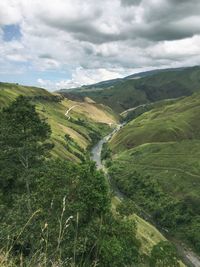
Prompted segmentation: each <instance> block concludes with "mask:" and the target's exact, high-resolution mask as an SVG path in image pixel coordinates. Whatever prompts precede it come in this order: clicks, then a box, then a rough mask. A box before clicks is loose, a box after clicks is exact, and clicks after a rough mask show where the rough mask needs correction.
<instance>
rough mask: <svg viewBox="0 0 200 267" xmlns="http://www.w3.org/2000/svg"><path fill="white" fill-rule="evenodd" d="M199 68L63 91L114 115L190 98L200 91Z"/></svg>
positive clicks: (172, 70)
mask: <svg viewBox="0 0 200 267" xmlns="http://www.w3.org/2000/svg"><path fill="white" fill-rule="evenodd" d="M199 77H200V67H190V68H180V69H167V70H162V71H153V72H150V73H149V75H148V72H147V73H146V74H141V76H140V74H138V77H137V76H135V75H134V76H129V77H126V78H124V79H119V80H114V82H110V83H109V82H107V83H103V85H102V83H99V84H96V85H94V86H88V87H87V86H83V87H81V88H78V89H74V90H62V91H61V93H62V94H63V95H66V96H68V97H72V98H73V97H75V98H78V97H79V98H84V97H90V98H92V99H93V100H94V101H96V102H97V103H103V104H105V105H107V106H109V107H111V108H112V109H113V110H115V111H116V112H122V111H124V110H126V109H129V108H132V107H136V106H138V105H141V104H144V103H150V102H154V101H158V100H162V99H169V98H177V97H181V96H189V95H191V94H192V93H193V92H196V91H198V90H199V89H200V79H199Z"/></svg>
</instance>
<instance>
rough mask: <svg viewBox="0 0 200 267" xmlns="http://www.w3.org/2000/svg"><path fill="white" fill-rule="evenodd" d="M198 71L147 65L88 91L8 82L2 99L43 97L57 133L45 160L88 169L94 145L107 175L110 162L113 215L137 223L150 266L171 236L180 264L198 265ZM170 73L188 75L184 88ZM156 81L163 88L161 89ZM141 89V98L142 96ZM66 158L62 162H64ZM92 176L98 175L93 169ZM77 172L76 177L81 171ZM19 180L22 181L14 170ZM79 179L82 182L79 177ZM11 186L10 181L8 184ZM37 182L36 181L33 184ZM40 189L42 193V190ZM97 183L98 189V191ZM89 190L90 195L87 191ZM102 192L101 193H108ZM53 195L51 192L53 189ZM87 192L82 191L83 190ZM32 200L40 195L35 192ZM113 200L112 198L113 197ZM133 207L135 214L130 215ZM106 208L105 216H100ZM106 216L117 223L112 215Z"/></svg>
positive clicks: (40, 107) (42, 109)
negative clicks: (152, 69)
mask: <svg viewBox="0 0 200 267" xmlns="http://www.w3.org/2000/svg"><path fill="white" fill-rule="evenodd" d="M198 71H199V68H198V67H194V68H189V69H187V68H186V69H181V70H174V71H172V70H167V71H162V72H160V73H159V72H158V73H157V72H156V73H151V74H150V75H147V74H146V73H145V74H144V75H143V76H142V77H141V78H140V79H137V80H135V79H131V80H129V79H125V80H123V81H121V80H116V81H114V84H113V85H112V86H111V88H107V87H106V86H107V85H108V83H105V84H104V88H103V89H98V88H95V89H94V88H93V89H92V88H88V89H87V90H86V91H87V94H85V91H84V93H83V91H82V89H81V90H78V91H77V90H75V91H73V90H72V91H70V92H69V93H67V94H65V93H63V92H61V94H60V93H59V92H54V93H50V92H48V91H46V90H44V89H42V88H36V87H27V86H21V85H18V84H6V83H0V103H1V106H2V107H3V108H4V109H5V110H6V108H7V107H9V105H11V104H12V103H13V101H15V100H17V99H18V97H19V96H23V97H25V99H26V100H27V101H30V103H31V104H33V105H35V108H36V111H37V112H38V114H39V116H40V118H41V120H42V121H45V122H47V123H48V124H49V125H50V128H51V135H50V139H49V141H50V143H49V144H48V146H49V145H50V146H49V148H48V149H49V151H50V153H49V155H48V156H47V163H45V164H48V161H49V160H50V161H53V163H52V166H55V167H53V168H55V169H56V168H57V167H56V166H57V163H56V162H55V161H56V160H67V162H68V165H69V166H68V167H67V168H69V169H68V170H67V171H68V172H70V173H71V175H72V176H73V172H74V171H73V168H76V167H70V166H71V164H75V166H77V167H78V166H80V172H82V171H83V170H81V168H82V166H84V164H85V165H86V166H87V165H88V164H89V165H90V164H92V163H90V153H91V155H92V156H91V159H92V161H94V162H95V163H96V168H97V170H99V171H100V173H101V174H102V175H103V173H102V172H101V171H102V170H103V172H104V174H105V178H103V180H104V179H107V180H108V181H104V182H105V183H106V185H103V186H102V187H101V188H102V189H103V188H104V189H103V191H102V192H101V194H102V197H103V195H104V193H105V194H107V193H108V195H107V196H106V197H105V199H107V197H108V199H107V200H106V201H107V202H106V203H107V204H106V205H107V207H108V206H109V205H110V208H109V209H110V212H111V213H112V215H110V216H111V217H112V216H113V220H119V221H118V223H119V224H121V223H122V221H123V223H125V224H126V223H128V222H129V220H130V221H131V224H130V225H132V227H135V228H134V229H135V230H134V231H135V232H134V235H133V239H134V240H135V241H133V240H132V241H131V242H136V243H135V245H134V246H138V247H137V251H138V253H139V255H140V256H139V259H140V260H139V262H140V263H139V265H138V266H140V267H143V266H149V262H150V261H151V257H152V251H153V249H154V248H155V247H156V246H159V245H160V244H162V242H164V243H165V242H167V240H169V241H170V242H171V243H172V244H174V245H175V246H176V249H177V251H178V254H179V256H180V258H181V259H182V262H184V264H185V265H184V264H183V263H182V262H181V261H179V266H192V267H198V266H199V264H200V261H199V256H198V255H199V253H200V252H199V243H198V242H199V231H198V229H199V201H200V200H199V192H200V182H199V181H200V165H199V158H200V154H199V149H200V141H199V140H200V135H199V133H200V128H199V125H200V123H199V122H200V121H199V118H200V117H199V114H200V93H199V91H198V79H197V75H198V74H197V73H198ZM182 72H183V73H182ZM179 76H180V77H179ZM183 77H184V81H183ZM188 77H189V78H188ZM170 79H172V81H173V79H181V81H182V85H181V87H180V88H181V89H180V91H179V89H178V90H177V91H176V92H172V91H173V90H174V89H173V88H174V87H173V86H175V85H173V86H172V87H170V88H171V89H169V90H172V91H169V90H168V91H166V82H167V81H169V80H170ZM188 79H190V80H191V79H192V81H194V85H195V83H196V85H195V86H194V89H190V90H189V89H187V90H185V89H184V90H182V88H183V82H184V85H185V86H186V85H187V86H186V87H188V88H191V87H189V82H188ZM158 81H159V83H158ZM130 83H134V88H133V87H132V85H131V86H130V87H129V89H125V87H124V89H123V86H124V85H127V84H130ZM141 84H143V85H144V87H145V86H147V84H149V87H148V88H147V89H141V87H140V89H138V88H137V89H136V88H135V87H137V86H141ZM122 85H123V86H122ZM121 86H122V87H121ZM155 86H157V88H158V89H155ZM151 87H152V89H151ZM186 87H184V88H186ZM84 90H85V89H84ZM101 90H103V91H104V90H105V94H107V93H108V92H109V90H113V91H112V94H111V95H110V97H111V98H109V101H108V102H107V100H106V101H103V100H102V99H103V98H102V99H101V93H100V91H101ZM118 90H120V92H126V93H127V97H128V98H130V105H129V104H127V105H126V104H123V105H121V104H120V107H119V106H114V105H115V104H117V103H118V100H117V98H120V101H121V100H122V102H123V101H124V98H123V97H124V95H125V94H124V95H123V96H122V95H118V92H119V91H118ZM123 90H125V91H123ZM126 90H127V91H126ZM137 90H138V91H137ZM142 90H143V93H142V94H143V96H144V92H145V98H143V97H142V98H141V92H142ZM148 90H150V92H148ZM151 90H155V91H154V93H155V97H154V98H151V99H150V98H148V99H147V95H148V94H147V92H148V93H149V94H151V96H153V95H152V91H151ZM156 90H157V91H156ZM132 92H134V93H133V94H134V96H133V95H132ZM93 93H95V94H96V93H97V94H98V96H99V97H100V98H99V99H97V98H96V97H95V95H93ZM130 95H131V96H130ZM67 97H68V98H67ZM132 97H133V98H134V101H133V98H132ZM138 97H139V98H140V100H139V101H137V98H138ZM115 98H116V99H115ZM105 99H106V98H104V100H105ZM100 101H102V103H103V104H101V102H100ZM110 101H111V102H110ZM125 102H126V101H125ZM125 102H124V103H125ZM131 103H132V106H131ZM107 104H108V106H106V105H107ZM117 105H118V104H117ZM126 108H127V109H126ZM4 109H3V112H4ZM13 115H15V114H13ZM9 164H10V163H9ZM59 164H60V163H59V162H58V166H59ZM42 166H43V165H42ZM44 166H45V165H44ZM70 168H71V169H70ZM78 168H79V167H78ZM83 168H84V167H83ZM86 168H88V167H86ZM93 168H94V167H89V169H90V171H89V172H92V171H95V169H96V168H95V169H93ZM13 171H14V169H13ZM56 172H58V177H59V175H61V174H60V169H59V167H58V169H57V171H56ZM77 172H78V170H77ZM83 172H84V171H83ZM47 173H48V172H47ZM95 173H96V171H95ZM13 175H14V172H13ZM64 175H65V174H64ZM94 175H97V174H94ZM8 177H9V176H8ZM36 177H37V174H36ZM55 177H56V176H55ZM77 177H79V175H78V176H77ZM88 177H90V174H89V173H88ZM97 177H98V175H97ZM102 177H103V176H102ZM106 177H107V178H106ZM8 179H10V178H8ZM37 179H39V177H38V178H37ZM37 179H36V180H37ZM46 179H47V178H45V180H44V183H46V181H47V180H46ZM61 179H62V178H61ZM73 179H75V180H74V182H75V181H76V179H77V178H73ZM101 179H102V178H101ZM97 180H98V178H97ZM103 180H101V182H103ZM11 181H12V183H14V179H13V178H12V179H11ZM38 181H40V179H39V180H38ZM99 181H100V180H99ZM75 183H78V184H79V182H77V181H76V182H75ZM78 184H77V185H78ZM52 186H54V187H55V188H57V187H56V186H58V185H56V184H55V185H53V184H52ZM87 186H89V185H87ZM95 186H96V185H94V187H95ZM106 186H108V187H109V186H110V187H111V189H109V188H107V189H106ZM3 187H5V188H7V187H6V185H4V184H3ZM35 187H36V185H34V186H33V188H35ZM69 188H71V189H70V190H69V201H71V196H70V194H71V193H70V192H71V190H72V192H73V190H74V189H73V185H72V184H71V185H69ZM5 190H7V189H5ZM32 190H33V196H32V197H33V199H34V194H37V191H34V190H35V189H32ZM52 190H54V189H52ZM56 190H57V192H60V190H61V188H60V187H58V189H56ZM78 190H79V189H78ZM80 190H81V189H80ZM87 190H88V189H87ZM92 190H93V189H92ZM95 190H96V189H95ZM95 190H94V194H96V191H95ZM107 190H108V192H107ZM25 191H26V190H25ZM25 191H24V192H25ZM89 191H90V190H89ZM89 191H88V193H89ZM91 192H92V191H91ZM106 192H107V193H106ZM63 193H64V192H63ZM63 193H61V195H60V196H59V195H57V198H58V199H60V198H61V196H62V197H63ZM12 194H13V193H12ZM17 194H18V193H17ZM29 194H30V193H29ZM55 194H57V193H55ZM59 194H60V193H59ZM81 194H82V193H81ZM83 194H84V195H85V193H84V191H83ZM101 194H99V193H98V194H97V195H98V196H99V197H100V195H101ZM3 195H4V193H3ZM97 195H96V196H94V197H93V196H92V200H91V201H95V199H96V197H97ZM13 196H14V195H13ZM47 197H48V199H49V196H47ZM80 197H81V198H82V196H81V195H80ZM109 198H110V200H109ZM5 199H7V197H5ZM6 201H7V200H6ZM32 201H33V203H34V201H35V200H32ZM59 201H60V200H59ZM75 201H79V200H75ZM82 201H83V202H84V201H87V197H86V199H85V200H84V199H81V200H80V203H79V202H78V203H79V204H80V205H82V204H81V203H82ZM109 201H110V204H108V203H109ZM95 202H96V201H95ZM8 203H9V200H8ZM45 203H46V202H45ZM126 203H127V204H126ZM79 204H78V205H79ZM37 205H38V204H37ZM45 205H47V204H45ZM84 205H86V206H87V205H88V204H84ZM93 205H94V204H93ZM123 205H124V206H123ZM39 206H40V205H39ZM86 206H85V207H86ZM89 206H90V205H89ZM121 206H122V207H123V208H121ZM102 209H103V206H102ZM120 209H121V210H120ZM75 210H77V208H75ZM78 210H79V208H78ZM130 211H131V212H130ZM69 212H70V210H69ZM88 212H89V214H90V213H91V212H93V211H92V210H91V209H90V208H89V211H88ZM121 212H122V214H121ZM126 212H127V213H128V216H127V215H124V213H125V214H126ZM69 214H70V213H69ZM73 214H74V212H73ZM75 216H77V215H75ZM99 216H100V215H98V216H97V218H98V219H97V220H99V219H100V217H99ZM105 216H106V213H105ZM89 220H90V216H89V217H88V221H89ZM121 220H122V221H121ZM83 221H84V220H83ZM106 223H108V224H109V222H108V221H107V219H106ZM123 223H122V224H123ZM89 227H90V226H89ZM105 227H107V226H105ZM124 227H125V226H124ZM136 240H137V241H136ZM137 242H138V243H137ZM164 243H163V244H164ZM136 244H137V245H136ZM170 249H171V248H170ZM192 251H193V252H192ZM173 253H174V252H173ZM167 257H168V259H169V258H170V257H169V256H167ZM174 257H175V256H174ZM175 258H176V257H175ZM175 258H174V259H175ZM136 261H137V260H136ZM6 267H7V266H6ZM170 267H171V266H170Z"/></svg>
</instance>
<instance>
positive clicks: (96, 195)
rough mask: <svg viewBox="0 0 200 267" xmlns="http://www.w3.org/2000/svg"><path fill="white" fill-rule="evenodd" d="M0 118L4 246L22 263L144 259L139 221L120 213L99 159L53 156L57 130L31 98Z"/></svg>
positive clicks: (0, 239) (0, 222)
mask: <svg viewBox="0 0 200 267" xmlns="http://www.w3.org/2000/svg"><path fill="white" fill-rule="evenodd" d="M0 118H1V127H0V129H1V132H0V145H1V148H2V150H1V155H0V166H1V171H0V184H1V187H0V212H1V219H0V229H1V230H0V246H1V248H2V249H3V250H4V251H6V252H7V253H8V255H10V256H13V257H14V261H15V264H16V265H17V266H19V265H20V266H35V265H39V264H40V265H41V266H53V264H54V265H56V266H97V264H98V266H102V267H109V266H115V267H121V266H131V265H134V264H135V263H138V262H139V260H140V256H139V247H140V243H139V242H138V240H137V238H136V225H135V223H134V221H132V220H127V219H124V218H123V217H120V216H117V215H116V216H113V214H112V213H111V210H110V206H111V201H110V197H109V190H108V185H107V182H106V180H105V178H104V175H103V173H101V172H99V171H97V170H96V167H95V164H94V163H92V162H89V161H88V162H85V163H82V164H79V165H77V164H74V163H72V162H68V161H64V160H61V159H53V158H50V157H49V154H48V151H49V150H50V148H51V147H52V144H49V143H48V138H49V136H50V128H49V126H48V124H47V123H46V122H45V121H44V120H41V118H40V117H39V115H38V114H37V112H36V110H35V107H34V105H32V104H31V103H29V101H28V100H27V98H25V97H19V98H17V100H16V101H14V102H13V103H12V104H11V105H10V106H9V107H8V108H5V109H3V110H2V112H1V114H0ZM66 139H67V140H68V142H72V140H71V139H70V138H69V136H66ZM75 145H76V144H75Z"/></svg>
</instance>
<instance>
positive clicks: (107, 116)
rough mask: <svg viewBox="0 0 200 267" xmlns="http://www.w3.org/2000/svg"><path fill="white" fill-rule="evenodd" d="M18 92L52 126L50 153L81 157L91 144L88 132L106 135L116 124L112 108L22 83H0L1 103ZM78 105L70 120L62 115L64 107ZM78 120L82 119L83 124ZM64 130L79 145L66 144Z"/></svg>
mask: <svg viewBox="0 0 200 267" xmlns="http://www.w3.org/2000/svg"><path fill="white" fill-rule="evenodd" d="M19 95H25V96H27V97H29V98H30V99H31V101H33V102H34V104H36V108H37V111H38V112H39V113H40V115H41V117H43V118H46V119H47V121H48V123H49V124H50V126H51V129H52V135H51V140H52V141H53V143H54V144H55V147H54V149H53V150H52V154H53V155H54V156H57V157H61V158H64V159H68V160H72V161H74V160H75V161H77V162H79V161H80V158H79V156H78V155H80V157H81V158H82V157H83V156H84V155H83V151H82V150H86V149H87V148H88V147H89V146H91V144H92V142H93V141H92V139H91V135H92V134H93V135H94V134H97V133H99V134H101V135H105V134H106V133H108V132H109V131H110V126H111V125H113V124H116V123H117V121H118V117H117V116H116V115H115V114H114V113H113V111H112V110H111V109H110V108H108V107H106V106H104V105H100V104H95V103H92V102H91V101H90V103H89V101H83V102H81V103H80V102H75V101H71V100H68V99H66V98H63V97H61V96H60V95H58V94H53V93H50V92H48V91H46V90H45V89H42V88H36V87H28V86H21V85H17V84H9V83H0V104H1V107H4V106H7V105H8V104H9V103H10V102H11V101H14V99H15V98H16V97H17V96H19ZM74 105H77V106H76V107H75V108H74V109H73V110H71V111H70V113H69V115H70V117H71V120H69V119H68V118H67V116H65V113H66V110H68V109H69V108H70V107H72V106H74ZM78 120H81V121H84V124H83V123H82V125H81V124H80V123H78ZM65 134H68V135H69V136H70V137H71V138H72V139H73V140H74V141H75V142H76V143H77V144H78V145H79V146H80V148H81V151H80V149H75V147H74V146H72V144H69V146H70V149H68V148H67V143H66V139H65Z"/></svg>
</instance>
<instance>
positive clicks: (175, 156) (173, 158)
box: [110, 93, 200, 253]
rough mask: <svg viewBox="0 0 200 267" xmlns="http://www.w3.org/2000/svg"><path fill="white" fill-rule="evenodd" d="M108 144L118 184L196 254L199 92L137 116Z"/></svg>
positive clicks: (199, 193)
mask: <svg viewBox="0 0 200 267" xmlns="http://www.w3.org/2000/svg"><path fill="white" fill-rule="evenodd" d="M110 147H111V149H112V152H113V153H114V155H113V164H112V166H111V167H110V174H111V177H112V178H113V179H114V181H115V182H116V183H117V185H118V187H119V188H120V189H121V190H122V191H123V192H124V193H126V194H127V195H128V196H129V197H130V198H131V199H132V200H134V201H135V202H136V203H137V204H138V205H139V206H140V207H141V208H142V209H144V210H146V211H147V212H149V213H150V214H151V216H152V217H153V219H154V221H155V222H156V223H157V225H159V226H161V227H163V228H165V229H167V231H169V232H170V233H171V235H173V236H176V237H178V238H180V239H183V240H185V242H188V243H189V244H190V246H193V247H194V248H195V249H196V251H197V252H198V253H200V248H199V238H200V236H199V231H198V229H199V218H200V217H199V216H200V209H199V203H200V161H199V159H200V153H199V151H200V94H199V93H195V94H194V95H192V96H190V97H186V98H183V99H180V100H177V101H175V102H173V103H163V105H160V106H158V107H157V108H154V109H152V110H150V111H148V112H146V113H144V114H142V115H140V116H139V117H137V118H136V119H134V120H132V121H131V122H129V123H128V124H127V125H126V126H125V127H124V128H122V129H121V130H120V131H119V132H118V133H117V134H116V135H115V136H114V137H113V138H112V140H111V141H110Z"/></svg>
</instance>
